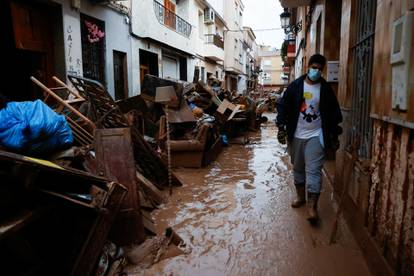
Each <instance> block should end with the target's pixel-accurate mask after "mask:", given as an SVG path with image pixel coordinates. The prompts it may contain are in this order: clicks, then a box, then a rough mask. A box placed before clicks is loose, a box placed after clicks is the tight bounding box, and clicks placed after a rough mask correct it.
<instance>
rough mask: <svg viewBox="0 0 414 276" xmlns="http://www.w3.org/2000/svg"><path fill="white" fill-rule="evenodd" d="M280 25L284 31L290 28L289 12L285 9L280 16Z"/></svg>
mask: <svg viewBox="0 0 414 276" xmlns="http://www.w3.org/2000/svg"><path fill="white" fill-rule="evenodd" d="M280 24H281V26H282V29H284V30H286V29H287V28H289V26H290V12H289V11H288V9H287V8H284V10H283V12H282V13H281V14H280Z"/></svg>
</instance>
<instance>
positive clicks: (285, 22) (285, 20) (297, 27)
mask: <svg viewBox="0 0 414 276" xmlns="http://www.w3.org/2000/svg"><path fill="white" fill-rule="evenodd" d="M280 22H281V26H282V29H284V30H285V34H288V33H293V34H295V35H296V34H297V33H298V32H300V31H301V30H302V20H301V21H299V22H298V23H296V24H294V25H292V26H291V25H290V12H289V11H288V9H287V8H284V10H283V12H282V13H281V14H280Z"/></svg>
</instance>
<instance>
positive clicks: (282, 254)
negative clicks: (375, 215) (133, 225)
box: [136, 114, 370, 276]
mask: <svg viewBox="0 0 414 276" xmlns="http://www.w3.org/2000/svg"><path fill="white" fill-rule="evenodd" d="M268 116H269V117H270V118H269V122H268V123H266V124H264V125H262V129H261V131H259V132H257V133H253V134H252V135H251V139H250V140H251V142H250V143H249V144H248V145H245V146H243V145H231V146H230V147H228V148H226V149H225V150H224V151H223V153H222V154H221V155H220V157H219V159H218V160H217V161H216V162H214V163H213V164H211V165H210V166H208V167H206V168H202V169H179V170H177V172H178V174H179V176H180V177H181V178H182V179H183V181H184V183H185V185H184V186H183V187H180V188H176V189H174V194H173V196H172V197H171V199H170V201H169V202H168V203H167V204H165V205H164V206H162V208H161V209H160V210H157V211H155V212H154V213H153V217H154V220H155V221H156V223H157V225H156V227H157V231H159V233H163V232H164V229H165V228H166V227H168V226H172V227H173V228H174V229H175V231H176V232H177V233H178V234H179V235H180V236H181V237H182V238H183V239H184V240H185V242H186V243H187V246H188V247H189V248H190V249H191V253H189V254H187V255H181V256H178V257H175V258H171V259H167V260H164V261H162V262H160V263H158V264H155V265H154V266H153V267H152V268H150V269H148V270H146V271H140V272H137V273H136V275H197V276H201V275H214V276H216V275H250V276H251V275H370V273H369V271H368V268H367V266H366V264H365V262H364V259H363V256H362V253H361V252H360V250H359V249H358V247H357V245H356V243H355V241H354V240H353V238H352V236H351V234H350V233H349V231H348V230H347V228H346V227H345V226H344V224H343V223H341V225H340V229H339V236H338V242H337V243H336V244H334V245H329V244H328V240H329V233H330V230H331V225H332V221H333V218H334V208H333V204H332V201H331V197H332V193H331V190H330V188H329V185H327V184H324V190H323V195H322V197H321V204H320V216H321V217H322V222H321V224H320V226H319V227H316V228H315V227H311V226H310V225H309V224H308V222H307V221H306V214H305V209H304V208H300V209H292V208H291V207H290V202H291V200H292V199H293V196H294V190H293V181H292V177H291V174H290V172H289V168H288V166H289V165H288V161H289V160H288V157H287V154H286V152H285V150H286V149H285V147H284V146H281V145H279V144H278V143H277V140H276V128H275V126H274V123H273V122H272V121H273V120H272V117H274V115H273V114H268ZM325 183H326V181H325Z"/></svg>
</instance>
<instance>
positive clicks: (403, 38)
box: [391, 11, 414, 111]
mask: <svg viewBox="0 0 414 276" xmlns="http://www.w3.org/2000/svg"><path fill="white" fill-rule="evenodd" d="M413 17H414V12H411V11H409V12H407V13H406V14H405V15H403V16H402V17H400V18H399V19H397V20H396V21H394V23H393V24H392V36H391V39H392V43H391V66H392V108H393V109H396V110H400V111H407V108H408V99H409V96H410V95H409V94H410V90H409V82H410V80H409V74H410V65H411V64H410V58H411V51H412V50H411V47H412V29H413V28H414V26H413V22H414V20H413Z"/></svg>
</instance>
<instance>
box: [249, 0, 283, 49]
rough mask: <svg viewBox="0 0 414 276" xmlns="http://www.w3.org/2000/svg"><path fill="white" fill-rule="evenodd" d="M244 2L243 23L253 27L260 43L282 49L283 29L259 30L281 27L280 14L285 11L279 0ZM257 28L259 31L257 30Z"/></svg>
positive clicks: (251, 0)
mask: <svg viewBox="0 0 414 276" xmlns="http://www.w3.org/2000/svg"><path fill="white" fill-rule="evenodd" d="M242 1H243V3H244V6H245V7H244V14H243V22H244V23H243V25H244V26H247V27H251V28H252V29H253V31H254V33H255V35H256V42H257V43H258V44H264V45H270V46H273V47H276V48H278V49H280V47H281V45H282V43H283V40H284V37H285V34H284V32H283V30H282V29H280V30H276V31H259V29H272V28H280V17H279V16H280V14H281V13H282V12H283V9H282V6H281V5H280V2H279V0H242ZM256 30H257V31H256Z"/></svg>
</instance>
